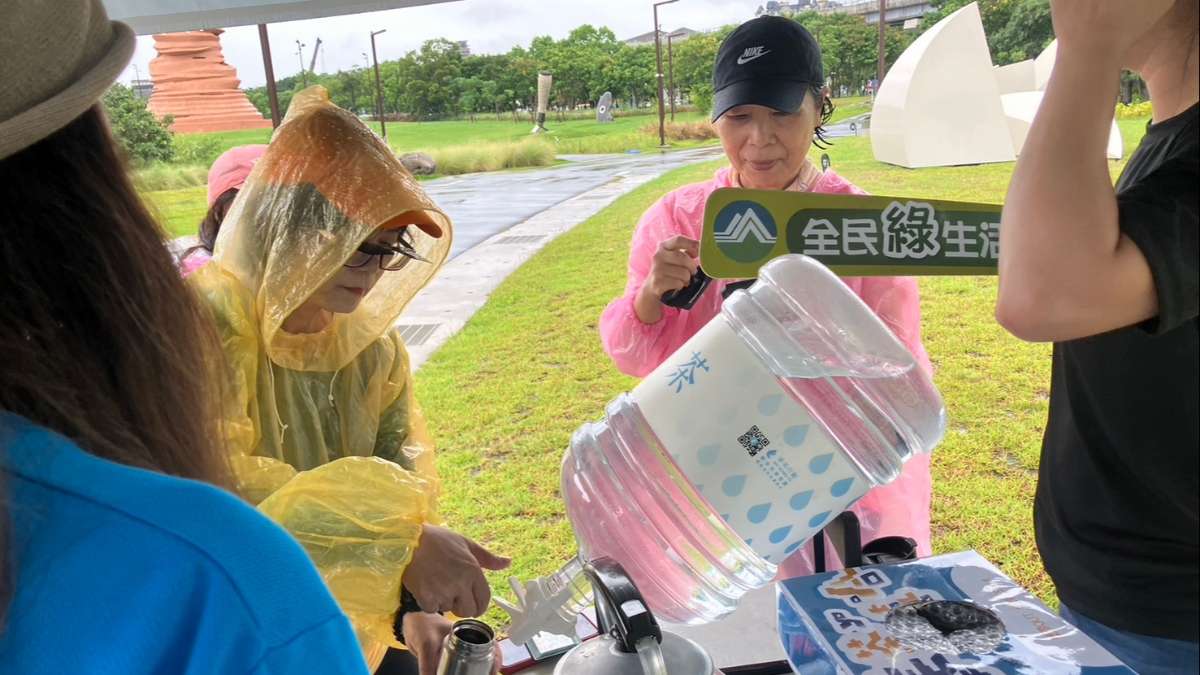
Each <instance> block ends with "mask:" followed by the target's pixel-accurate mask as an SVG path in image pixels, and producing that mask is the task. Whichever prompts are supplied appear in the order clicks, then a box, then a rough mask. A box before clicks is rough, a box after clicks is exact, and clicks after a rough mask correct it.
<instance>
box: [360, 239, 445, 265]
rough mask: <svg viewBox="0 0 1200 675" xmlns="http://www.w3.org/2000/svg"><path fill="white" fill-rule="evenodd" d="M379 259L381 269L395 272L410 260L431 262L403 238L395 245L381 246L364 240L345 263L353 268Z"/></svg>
mask: <svg viewBox="0 0 1200 675" xmlns="http://www.w3.org/2000/svg"><path fill="white" fill-rule="evenodd" d="M373 260H377V261H378V262H377V264H378V265H379V269H381V270H383V271H385V272H395V271H397V270H402V269H404V268H405V266H407V265H408V263H409V262H410V261H413V260H420V261H421V262H429V261H428V260H426V259H425V258H422V257H421V256H420V255H418V254H417V252H416V251H415V250H414V249H413V247H412V244H410V243H409V242H407V241H405V240H404V239H401V240H400V241H399V242H397V243H396V244H394V245H391V246H381V245H379V244H372V243H370V242H363V243H362V244H360V245H359V247H358V250H356V251H355V252H354V254H353V255H351V256H350V259H349V260H347V261H346V262H345V263H343V264H344V265H345V266H346V267H349V268H351V269H358V268H360V267H366V266H367V265H370V264H371V261H373Z"/></svg>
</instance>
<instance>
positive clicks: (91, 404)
mask: <svg viewBox="0 0 1200 675" xmlns="http://www.w3.org/2000/svg"><path fill="white" fill-rule="evenodd" d="M3 17H4V18H3V21H0V92H2V95H0V204H3V207H0V232H2V233H3V236H0V269H3V272H2V273H0V274H2V276H3V279H2V280H0V671H3V672H5V673H23V674H37V673H113V674H118V673H119V674H121V675H140V674H150V673H263V674H266V673H298V672H311V673H339V674H340V673H353V674H358V673H365V672H366V668H365V664H364V663H363V659H362V655H361V652H360V651H359V649H358V647H357V644H356V643H355V639H354V633H353V630H352V628H351V626H350V624H349V622H348V621H347V619H346V617H345V615H344V614H343V613H342V612H341V611H340V610H339V608H338V606H337V604H336V603H335V601H334V599H333V598H332V596H331V595H330V594H329V591H328V590H327V589H326V587H325V586H324V584H323V583H322V581H321V577H320V576H319V575H318V573H317V571H316V569H315V568H314V567H313V565H312V563H311V561H310V560H309V559H308V557H307V556H306V555H305V552H304V551H303V550H302V549H301V548H300V547H299V546H298V545H297V544H296V542H295V541H294V540H292V539H291V538H290V537H289V536H288V535H287V534H286V533H285V532H284V531H283V530H282V529H281V528H279V527H278V526H277V525H275V524H273V523H271V522H270V521H269V520H268V519H267V518H265V517H263V516H262V515H261V514H259V513H257V512H256V511H255V510H254V509H253V508H251V507H250V506H249V505H247V504H245V503H244V502H243V501H242V500H240V499H238V498H237V497H235V496H234V495H232V494H230V493H229V492H227V491H225V490H222V489H220V488H221V487H224V486H229V487H232V486H233V484H234V482H233V479H232V477H231V475H230V473H229V468H228V463H227V459H226V456H225V455H224V453H223V452H222V451H221V448H220V447H219V445H218V443H217V442H216V439H217V438H218V429H217V425H216V424H215V419H216V418H215V414H213V413H210V412H209V411H213V410H214V409H215V408H216V406H217V402H216V398H217V397H216V396H215V392H214V390H213V389H212V387H211V386H210V385H209V384H208V383H206V382H205V377H204V372H205V368H206V366H207V365H208V363H209V361H210V359H211V358H215V356H214V355H215V354H219V347H217V346H216V344H215V336H214V332H213V330H212V328H211V324H210V323H208V322H206V319H207V317H206V316H205V314H204V310H203V308H202V307H201V306H200V305H199V303H198V302H197V301H196V299H195V297H194V295H193V294H192V293H189V292H188V290H187V288H186V286H185V285H184V282H183V281H182V280H181V279H180V278H179V275H178V273H177V271H176V269H175V266H174V264H173V261H172V259H171V255H170V253H169V252H168V251H167V248H166V247H165V246H164V244H163V232H162V231H161V229H160V228H159V227H158V226H157V225H156V224H155V222H154V220H153V219H152V218H151V216H150V214H149V213H148V212H147V210H146V208H145V206H143V204H142V203H141V202H140V201H139V200H138V197H137V195H136V193H135V192H134V189H133V187H132V185H131V183H130V180H129V178H128V176H127V174H126V169H125V166H124V165H123V164H122V161H121V159H120V157H119V154H118V150H117V147H116V145H115V143H114V141H113V138H112V135H111V133H110V131H109V128H108V124H107V122H106V121H105V118H104V114H103V111H102V109H101V108H100V106H99V105H98V104H97V100H98V99H99V98H100V97H101V95H102V94H103V93H104V91H105V90H106V89H107V88H108V87H109V86H110V85H111V84H112V82H113V81H114V80H115V79H116V77H117V76H118V75H119V74H120V72H121V71H122V69H123V68H124V67H125V65H126V64H127V63H128V62H129V59H130V57H131V55H132V54H133V49H134V36H133V33H132V32H131V31H130V29H129V28H128V27H127V26H125V25H123V24H120V23H114V22H110V21H109V20H108V18H107V16H106V14H105V11H104V7H103V6H102V5H101V3H100V1H99V0H56V1H55V2H45V1H44V0H9V1H8V2H5V3H4V11H3ZM198 413H199V414H198Z"/></svg>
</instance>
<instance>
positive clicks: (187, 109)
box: [149, 29, 271, 133]
mask: <svg viewBox="0 0 1200 675" xmlns="http://www.w3.org/2000/svg"><path fill="white" fill-rule="evenodd" d="M223 32H225V31H223V30H220V29H217V30H195V31H188V32H186V33H164V34H162V35H155V36H154V48H155V49H156V50H157V51H158V56H156V57H154V60H152V61H151V62H150V78H151V79H152V80H153V82H154V93H153V94H151V95H150V103H149V105H150V110H151V111H152V112H153V113H154V114H155V115H158V116H159V117H163V116H165V115H173V116H174V117H175V121H174V123H173V124H172V125H171V130H172V131H175V132H177V133H192V132H197V131H233V130H236V129H261V128H265V127H270V126H271V120H268V119H263V116H262V115H261V114H259V112H258V109H257V108H255V107H254V105H253V104H252V103H250V99H249V98H247V97H246V94H245V92H243V91H242V90H241V89H239V88H238V85H240V84H241V81H240V80H238V77H237V70H235V69H234V67H233V66H231V65H229V64H228V63H225V57H224V56H223V55H222V54H221V40H220V38H219V37H218V36H219V35H220V34H221V33H223Z"/></svg>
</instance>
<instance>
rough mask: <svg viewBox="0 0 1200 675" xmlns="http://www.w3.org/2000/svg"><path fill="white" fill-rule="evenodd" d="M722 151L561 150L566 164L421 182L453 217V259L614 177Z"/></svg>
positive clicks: (674, 165)
mask: <svg viewBox="0 0 1200 675" xmlns="http://www.w3.org/2000/svg"><path fill="white" fill-rule="evenodd" d="M720 156H721V148H720V147H716V146H714V147H705V148H696V149H692V150H676V151H671V152H643V153H640V154H624V155H565V156H562V159H566V160H568V161H569V163H568V164H560V165H558V166H553V167H547V168H544V169H532V170H527V171H505V172H493V173H476V174H466V175H462V176H449V177H447V178H439V179H436V180H431V181H426V182H423V183H422V184H421V186H422V187H423V188H425V191H426V192H427V193H428V194H429V196H430V197H432V198H433V200H434V201H435V202H437V204H438V205H439V206H441V207H442V208H443V209H445V211H446V213H447V214H448V215H449V216H450V219H451V220H452V221H454V245H453V246H452V247H451V249H450V257H451V258H454V257H456V256H458V255H459V254H461V253H463V252H464V251H466V250H468V249H470V248H472V247H474V246H476V245H477V244H479V243H480V242H482V241H483V240H485V239H487V238H488V237H491V236H492V235H494V234H497V233H499V232H503V231H504V230H507V229H509V228H510V227H512V226H514V225H516V224H517V223H520V222H523V221H525V220H528V219H529V218H530V217H532V216H534V215H535V214H538V213H541V212H542V211H545V210H546V209H548V208H550V207H552V206H554V205H556V204H559V203H561V202H563V201H566V200H568V199H570V198H572V197H575V196H577V195H580V194H583V193H585V192H588V191H590V190H593V189H595V188H597V187H600V186H601V185H604V184H606V183H609V182H611V181H613V180H615V179H619V178H626V177H629V176H635V175H636V176H645V175H647V174H654V175H659V174H662V173H666V172H667V171H670V170H671V169H675V168H678V167H681V166H686V165H688V164H695V163H697V162H703V161H706V160H710V159H717V158H718V157H720Z"/></svg>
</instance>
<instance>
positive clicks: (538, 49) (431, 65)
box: [247, 0, 1053, 119]
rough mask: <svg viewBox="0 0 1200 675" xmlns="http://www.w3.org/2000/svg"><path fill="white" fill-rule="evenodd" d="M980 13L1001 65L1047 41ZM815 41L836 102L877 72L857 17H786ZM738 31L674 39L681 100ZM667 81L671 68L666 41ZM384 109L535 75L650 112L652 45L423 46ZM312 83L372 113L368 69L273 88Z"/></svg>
mask: <svg viewBox="0 0 1200 675" xmlns="http://www.w3.org/2000/svg"><path fill="white" fill-rule="evenodd" d="M967 2H968V0H934V2H933V4H934V6H935V11H934V12H933V13H932V14H930V15H929V16H927V17H926V18H925V19H924V21H923V23H922V25H921V27H920V28H919V29H916V30H907V31H906V30H903V29H901V28H897V27H890V28H888V29H887V32H886V39H885V44H886V51H887V60H888V62H889V63H892V62H894V61H895V60H896V58H898V57H899V56H900V54H901V52H903V51H904V49H906V48H907V47H908V45H909V44H910V43H911V42H912V40H914V39H915V38H916V37H917V36H918V35H919V34H920V33H921V32H922V31H923V30H924V29H926V28H928V27H929V26H931V25H933V23H935V22H936V21H937V20H939V19H940V18H942V17H943V16H945V15H946V14H948V13H950V12H952V11H954V10H956V9H958V8H959V7H961V6H963V5H965V4H966V3H967ZM980 9H981V13H982V16H983V21H984V26H985V29H986V32H987V35H988V40H989V47H990V49H991V52H992V58H993V61H994V62H995V63H996V64H997V65H1004V64H1006V63H1012V62H1015V61H1019V60H1022V59H1026V58H1032V57H1034V56H1036V55H1037V54H1038V53H1040V52H1041V50H1042V49H1043V48H1044V47H1045V46H1046V44H1048V43H1049V42H1050V40H1051V39H1052V37H1053V29H1052V27H1051V24H1050V7H1049V2H1048V0H981V2H980ZM791 18H792V19H794V20H795V21H798V22H800V23H801V24H802V25H804V26H805V27H806V28H808V29H809V31H810V32H812V33H813V35H814V36H815V37H816V38H817V41H818V42H819V43H820V45H821V49H822V54H823V58H824V66H825V72H826V75H827V76H828V78H829V80H830V84H831V87H832V89H833V93H834V95H835V96H838V95H855V94H859V93H862V91H863V87H864V85H865V84H866V82H867V81H868V80H870V79H871V78H873V77H874V76H875V73H876V54H877V48H878V47H877V45H878V33H877V30H876V28H875V27H874V26H873V25H869V24H867V23H865V22H864V21H863V19H862V17H858V16H851V15H848V14H821V13H817V12H801V13H798V14H794V15H791ZM733 28H734V26H724V27H721V28H718V29H716V30H713V31H710V32H707V33H701V34H698V35H694V36H692V37H691V38H689V39H686V40H679V41H673V45H672V49H671V52H672V53H671V57H672V58H671V59H670V61H671V62H673V71H674V84H675V89H676V93H677V96H678V97H679V98H680V100H682V101H687V102H690V103H692V104H694V105H696V106H697V107H699V108H700V109H707V108H708V107H709V105H710V104H711V101H712V65H713V62H714V60H715V59H716V53H717V48H718V46H719V45H720V43H721V41H722V40H723V39H724V38H725V37H726V36H727V35H728V34H729V32H730V31H732V30H733ZM663 51H664V54H663V70H664V83H665V81H666V78H665V74H666V71H667V68H668V55H667V53H666V41H665V39H664V41H663ZM379 70H380V84H381V89H382V93H383V108H384V111H385V113H386V114H387V115H388V116H389V117H397V116H399V117H405V118H411V119H444V118H449V117H459V116H472V117H473V116H475V115H486V114H492V115H496V116H501V115H505V114H511V113H513V112H514V111H524V110H528V109H530V108H532V107H533V106H534V105H535V100H536V95H537V74H538V72H539V71H547V72H550V73H551V74H552V75H553V76H554V86H553V89H552V93H551V99H550V102H551V105H552V106H553V107H555V108H557V109H566V110H571V109H575V108H579V107H585V106H589V107H590V106H594V105H595V104H596V102H597V101H598V100H599V98H600V97H601V96H602V95H603V94H604V92H606V91H610V92H612V94H613V97H614V100H615V101H616V104H617V107H618V108H622V109H633V108H641V107H650V106H653V105H654V103H655V101H656V93H655V54H654V45H653V44H648V45H629V44H626V43H625V42H623V41H621V40H618V39H617V37H616V35H614V34H613V32H612V30H610V29H608V28H605V27H596V26H592V25H586V24H585V25H582V26H579V27H578V28H576V29H574V30H573V31H571V32H570V34H568V35H567V36H566V37H565V38H563V39H559V40H556V39H554V38H552V37H550V36H539V37H535V38H533V40H531V41H530V43H529V45H528V46H521V45H518V46H516V47H513V48H512V49H511V50H509V51H508V52H507V53H503V54H479V55H464V54H463V51H462V49H461V48H460V46H459V45H458V44H457V43H455V42H451V41H449V40H446V39H441V38H438V39H433V40H428V41H426V42H425V43H424V44H422V45H421V47H420V48H419V49H415V50H413V51H410V52H409V53H407V54H405V55H404V56H403V57H402V58H400V59H395V60H391V61H384V62H381V63H380V64H379ZM305 80H306V81H307V83H308V84H321V85H324V86H325V87H326V89H328V90H329V92H330V95H331V96H332V97H333V100H334V102H336V103H337V104H338V105H340V106H342V107H344V108H347V109H349V110H353V111H355V112H357V113H360V114H374V112H375V76H374V71H373V70H372V69H371V68H369V67H367V66H366V65H365V64H364V66H362V67H356V68H352V69H349V70H342V71H338V72H336V73H330V74H316V73H305V74H304V75H303V76H302V75H295V76H291V77H287V78H283V79H281V80H279V81H278V83H277V87H278V91H279V96H280V105H281V106H282V107H283V108H284V109H286V107H287V104H288V102H290V100H291V96H292V94H293V93H294V92H295V91H298V90H299V89H300V88H302V86H303V83H304V81H305ZM247 94H248V95H249V96H250V100H251V101H252V102H253V103H254V104H255V105H256V106H257V107H258V108H259V110H260V111H262V112H263V114H264V115H268V114H269V105H268V102H267V94H266V88H265V87H258V88H254V89H249V90H247Z"/></svg>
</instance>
